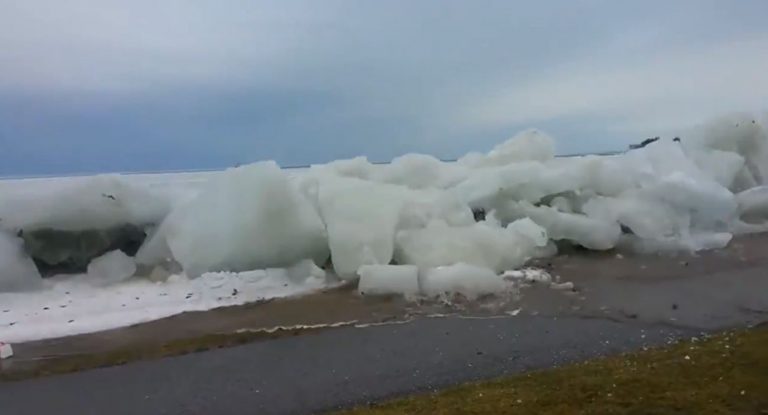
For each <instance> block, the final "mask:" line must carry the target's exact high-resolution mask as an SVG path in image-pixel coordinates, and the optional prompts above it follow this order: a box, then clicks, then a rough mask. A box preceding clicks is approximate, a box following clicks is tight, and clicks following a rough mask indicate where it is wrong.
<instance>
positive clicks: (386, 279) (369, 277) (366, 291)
mask: <svg viewBox="0 0 768 415" xmlns="http://www.w3.org/2000/svg"><path fill="white" fill-rule="evenodd" d="M357 273H358V275H359V276H360V283H359V285H358V287H357V290H358V291H359V292H360V294H363V295H387V294H402V295H404V296H412V295H416V294H418V293H419V269H418V268H417V267H416V266H414V265H363V266H362V267H360V269H359V270H358V271H357Z"/></svg>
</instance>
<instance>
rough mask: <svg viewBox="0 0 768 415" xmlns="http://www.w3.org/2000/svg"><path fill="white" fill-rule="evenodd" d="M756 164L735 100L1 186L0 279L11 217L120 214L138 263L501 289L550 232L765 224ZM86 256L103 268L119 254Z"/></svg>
mask: <svg viewBox="0 0 768 415" xmlns="http://www.w3.org/2000/svg"><path fill="white" fill-rule="evenodd" d="M767 178H768V135H766V130H765V128H764V127H763V125H762V124H761V123H759V122H757V121H756V120H754V119H753V118H751V117H749V116H746V115H743V116H742V115H740V116H732V117H728V118H723V119H719V120H716V121H714V122H712V123H711V124H709V125H706V126H704V127H701V128H699V129H697V130H694V131H692V132H691V133H690V134H689V135H687V136H684V137H683V138H682V140H659V141H657V142H655V143H652V144H650V145H648V146H646V147H644V148H640V149H637V150H632V151H628V152H626V153H622V154H616V155H610V156H598V155H588V156H580V157H555V145H554V141H553V140H552V138H550V137H549V136H547V135H546V134H544V133H542V132H540V131H537V130H528V131H524V132H521V133H519V134H518V135H516V136H514V137H513V138H511V139H510V140H508V141H507V142H505V143H502V144H500V145H498V146H497V147H495V148H494V149H493V150H491V151H490V152H489V153H487V154H481V153H471V154H468V155H466V156H464V157H462V158H461V159H459V160H458V161H457V162H443V161H440V160H438V159H436V158H434V157H431V156H428V155H419V154H410V155H405V156H402V157H399V158H397V159H395V160H393V161H392V162H391V163H390V164H385V165H375V164H372V163H370V162H368V160H367V159H365V158H362V157H358V158H355V159H350V160H339V161H334V162H331V163H328V164H324V165H317V166H312V167H311V168H309V169H306V170H303V171H298V172H296V171H294V172H288V171H285V170H281V169H280V168H279V167H278V166H277V164H275V163H274V162H260V163H255V164H252V165H248V166H243V167H239V168H235V169H230V170H227V171H226V172H222V173H217V174H216V175H215V176H213V177H211V179H210V180H208V181H207V182H203V183H199V185H198V184H196V185H195V186H194V187H185V189H186V191H184V192H172V191H167V190H168V188H169V186H165V189H166V191H165V192H158V191H157V187H152V186H146V185H142V184H141V183H134V182H131V181H130V180H129V179H128V178H126V177H120V176H106V177H94V178H88V179H84V180H81V181H78V182H77V183H76V184H75V185H70V186H68V188H67V189H61V190H59V191H57V192H48V193H40V192H35V193H34V194H26V193H25V192H24V188H23V186H17V187H13V186H0V192H2V194H1V195H0V197H1V199H0V219H2V220H0V228H2V232H3V233H2V236H0V238H2V239H0V247H1V248H2V249H0V261H1V263H0V270H2V271H0V290H10V289H19V288H20V285H19V281H27V282H29V285H28V286H27V287H25V288H34V286H36V285H38V284H39V282H40V281H39V280H40V276H39V274H37V273H36V271H35V269H34V267H33V266H30V260H29V259H28V258H24V257H23V252H21V251H20V244H19V240H18V239H17V237H16V236H15V235H16V234H17V232H19V231H24V232H26V231H27V230H30V229H40V228H52V229H62V230H79V229H86V228H87V229H93V228H96V229H98V228H107V227H114V226H118V225H122V224H133V225H136V226H141V227H142V229H145V230H146V232H147V234H148V235H149V236H148V237H147V238H146V240H145V241H144V242H143V245H142V246H141V248H140V249H139V250H138V253H137V254H136V255H135V258H133V261H135V263H136V265H137V269H138V270H139V271H138V272H139V273H141V270H142V269H143V270H147V269H150V270H151V269H153V268H156V267H158V266H160V267H162V266H167V264H178V265H180V267H181V269H182V270H183V271H184V273H185V275H186V276H188V277H190V278H195V277H198V276H201V275H206V274H207V273H212V272H247V271H251V270H258V269H267V268H283V269H287V268H289V267H291V266H293V265H294V264H297V263H302V261H304V263H306V261H311V263H313V264H315V266H317V267H322V268H323V269H325V270H327V271H329V275H333V276H336V277H338V278H340V279H342V280H349V281H356V280H358V279H360V278H362V282H361V288H360V290H361V291H363V292H366V293H393V292H394V293H403V294H413V293H414V292H416V293H419V294H422V295H435V294H437V293H440V292H461V293H464V294H466V295H467V296H470V297H473V296H478V295H483V294H487V293H492V292H497V291H500V290H504V289H505V288H504V287H505V286H504V284H502V283H501V282H502V280H503V277H502V276H501V274H502V273H503V272H504V271H507V270H512V269H517V268H520V267H522V266H523V265H524V264H525V263H526V262H527V261H528V260H530V259H531V258H535V257H542V256H547V255H554V254H555V253H556V251H557V248H556V245H555V241H558V243H571V244H574V245H580V246H583V247H585V248H588V249H593V250H608V249H613V248H617V247H618V248H621V249H631V250H635V251H640V252H662V251H676V250H685V251H697V250H701V249H717V248H721V247H724V246H726V245H727V244H728V242H729V241H730V240H731V238H732V237H733V235H734V234H738V233H749V232H763V231H766V230H768V187H767V186H766V185H768V183H766V180H767ZM191 189H194V191H192V190H191ZM180 195H182V196H183V197H182V196H180ZM113 256H114V258H113V260H115V261H116V260H118V259H119V260H121V261H123V262H125V261H124V260H125V258H122V257H120V256H119V255H113ZM102 262H103V258H102ZM100 266H101V267H102V268H103V269H108V270H110V272H106V271H104V272H103V273H105V274H111V275H112V274H114V275H117V276H114V275H112V277H110V278H116V279H117V280H121V279H122V278H124V277H125V276H124V275H123V274H124V273H125V272H124V270H126V269H128V268H129V265H126V264H123V267H124V268H121V267H120V266H118V265H115V264H107V265H105V264H101V265H100ZM94 267H95V268H97V267H96V265H94ZM117 268H119V270H118V271H120V272H117V271H115V272H114V273H113V272H112V271H114V270H115V269H117ZM171 268H172V267H171ZM307 269H309V268H307ZM308 272H310V271H308ZM169 273H171V274H172V273H173V272H170V271H169ZM118 274H120V275H118ZM21 285H24V284H21Z"/></svg>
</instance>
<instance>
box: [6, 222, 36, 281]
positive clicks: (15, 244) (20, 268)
mask: <svg viewBox="0 0 768 415" xmlns="http://www.w3.org/2000/svg"><path fill="white" fill-rule="evenodd" d="M22 245H23V242H22V240H21V239H19V238H17V237H15V236H12V235H10V234H8V233H5V232H2V231H0V292H5V291H28V290H34V289H37V288H40V287H41V286H42V284H43V280H42V277H41V276H40V273H39V272H38V271H37V267H36V266H35V263H34V262H33V261H32V259H31V258H30V257H29V256H27V254H26V253H24V249H23V246H22Z"/></svg>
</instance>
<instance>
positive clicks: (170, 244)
mask: <svg viewBox="0 0 768 415" xmlns="http://www.w3.org/2000/svg"><path fill="white" fill-rule="evenodd" d="M163 239H164V240H165V243H166V244H167V248H168V249H169V251H170V253H171V254H172V255H173V258H174V259H175V260H176V261H178V262H179V263H180V264H181V265H182V267H183V268H184V271H185V272H186V273H187V275H189V276H198V275H200V274H202V273H204V272H208V271H246V270H251V269H263V268H274V267H285V266H289V265H292V264H295V263H296V262H298V261H301V260H303V259H307V258H310V259H312V260H314V261H315V262H316V263H318V264H323V263H324V262H325V260H326V259H327V257H328V242H327V238H326V233H325V229H324V226H323V223H322V221H321V220H320V217H319V216H318V214H317V212H316V211H315V209H314V207H313V206H312V204H311V203H310V202H309V201H308V200H307V199H306V198H305V197H304V196H303V195H302V194H300V193H299V192H298V190H296V188H295V186H294V184H293V183H292V182H291V181H290V180H289V178H288V176H287V175H286V173H285V172H283V171H282V170H280V168H279V167H278V166H277V164H275V163H274V162H263V163H256V164H252V165H248V166H244V167H239V168H236V169H231V170H228V171H227V172H226V173H224V174H222V175H221V176H219V177H217V178H216V179H215V180H213V181H211V182H210V183H209V184H208V185H207V186H206V187H205V188H204V189H203V190H202V191H201V192H200V194H199V195H198V196H197V197H196V198H195V199H194V200H192V201H191V202H190V203H188V204H186V205H184V206H181V207H179V208H177V209H176V210H174V211H173V213H172V214H171V215H170V216H169V217H168V219H167V220H166V222H165V223H163V225H162V228H161V229H160V231H159V232H158V234H156V235H155V236H154V237H153V238H152V239H151V240H150V241H148V242H147V246H148V247H151V248H152V249H153V250H154V255H153V254H152V253H147V252H146V251H147V250H151V249H149V248H147V249H145V250H144V252H142V254H143V255H144V256H145V257H153V256H154V257H157V256H161V255H159V254H157V252H158V251H159V252H163V250H164V248H165V246H166V245H165V244H163Z"/></svg>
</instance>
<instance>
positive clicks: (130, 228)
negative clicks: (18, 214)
mask: <svg viewBox="0 0 768 415" xmlns="http://www.w3.org/2000/svg"><path fill="white" fill-rule="evenodd" d="M146 236H147V234H146V233H145V232H144V230H143V229H141V228H139V227H138V226H135V225H123V226H118V227H114V228H110V229H89V230H83V231H63V230H55V229H38V230H33V231H24V232H22V233H21V237H22V239H23V240H24V249H25V251H26V252H27V253H28V254H29V256H30V257H32V259H33V260H34V261H35V265H37V268H38V270H40V274H41V275H43V276H50V275H54V274H72V273H81V272H85V271H86V269H87V268H88V264H89V263H90V262H91V260H92V259H94V258H97V257H99V256H101V255H104V254H105V253H107V252H109V251H114V250H116V249H119V250H121V251H123V252H124V253H125V254H126V255H129V256H134V255H136V252H137V251H138V250H139V247H141V244H142V243H143V242H144V239H145V238H146Z"/></svg>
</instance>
